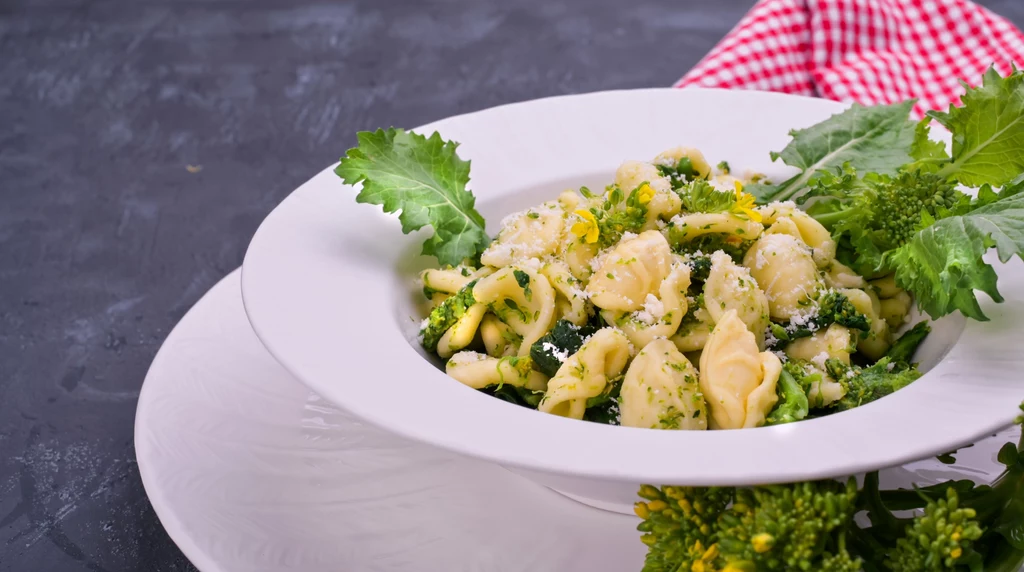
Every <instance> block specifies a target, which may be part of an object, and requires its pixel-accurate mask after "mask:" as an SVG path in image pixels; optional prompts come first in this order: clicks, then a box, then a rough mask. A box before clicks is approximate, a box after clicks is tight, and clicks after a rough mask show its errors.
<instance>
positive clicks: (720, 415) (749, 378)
mask: <svg viewBox="0 0 1024 572" xmlns="http://www.w3.org/2000/svg"><path fill="white" fill-rule="evenodd" d="M781 373H782V362H781V361H779V358H778V356H776V355H775V354H773V353H771V352H759V351H758V349H757V343H756V342H755V341H754V334H752V333H750V330H748V329H747V325H746V324H744V323H743V321H742V320H740V318H739V316H738V315H737V314H736V311H735V310H729V311H728V312H726V313H725V315H724V316H722V319H721V320H719V321H718V322H717V323H716V324H715V329H714V330H712V332H711V336H710V337H709V338H708V343H707V345H706V346H705V347H704V352H703V353H702V354H701V356H700V388H701V391H702V392H703V393H704V398H705V400H706V402H707V405H708V410H709V414H710V416H711V428H712V429H740V428H744V427H757V426H759V425H763V424H764V419H765V416H766V415H767V414H768V412H769V411H771V408H772V406H774V405H775V402H776V401H778V396H777V395H776V393H775V385H776V383H777V382H778V380H779V374H781Z"/></svg>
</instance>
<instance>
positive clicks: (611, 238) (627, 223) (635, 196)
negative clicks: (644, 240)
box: [590, 183, 647, 248]
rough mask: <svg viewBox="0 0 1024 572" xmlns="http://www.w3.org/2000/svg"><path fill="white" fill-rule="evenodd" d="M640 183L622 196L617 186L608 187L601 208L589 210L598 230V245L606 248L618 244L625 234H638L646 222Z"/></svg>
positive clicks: (645, 209) (644, 184) (643, 185)
mask: <svg viewBox="0 0 1024 572" xmlns="http://www.w3.org/2000/svg"><path fill="white" fill-rule="evenodd" d="M646 186H647V183H641V184H640V185H638V186H637V187H636V188H635V189H633V190H632V191H630V193H629V195H626V196H624V195H623V192H622V189H620V188H619V187H618V185H609V186H608V188H607V192H606V193H605V196H606V198H605V200H604V203H602V204H601V208H596V207H594V208H591V209H590V213H591V214H593V215H594V219H595V220H596V221H597V227H598V229H599V234H598V244H599V246H600V247H601V248H607V247H609V246H611V245H613V244H616V243H618V242H619V240H621V239H622V235H623V234H625V233H627V232H632V233H639V232H640V231H641V230H642V229H643V226H644V224H645V223H646V222H647V204H646V203H644V202H643V201H642V200H641V193H640V191H641V189H643V188H644V187H646Z"/></svg>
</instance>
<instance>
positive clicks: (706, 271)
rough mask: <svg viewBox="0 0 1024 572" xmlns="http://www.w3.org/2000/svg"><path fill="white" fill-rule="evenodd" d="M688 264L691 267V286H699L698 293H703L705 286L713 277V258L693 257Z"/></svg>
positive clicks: (706, 256)
mask: <svg viewBox="0 0 1024 572" xmlns="http://www.w3.org/2000/svg"><path fill="white" fill-rule="evenodd" d="M686 263H687V265H688V266H689V267H690V286H691V287H692V286H694V285H697V286H699V288H697V291H698V292H702V291H703V284H704V283H705V282H707V280H708V276H710V275H711V256H710V255H703V256H691V257H690V259H689V260H687V262H686Z"/></svg>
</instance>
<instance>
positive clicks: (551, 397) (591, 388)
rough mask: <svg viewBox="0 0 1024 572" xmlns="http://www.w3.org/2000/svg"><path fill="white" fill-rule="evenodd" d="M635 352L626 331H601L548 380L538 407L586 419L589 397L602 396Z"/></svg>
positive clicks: (607, 329) (606, 329)
mask: <svg viewBox="0 0 1024 572" xmlns="http://www.w3.org/2000/svg"><path fill="white" fill-rule="evenodd" d="M631 355H632V348H631V347H630V344H629V340H628V339H626V336H625V335H624V334H623V333H622V332H620V331H618V330H615V329H613V328H604V329H602V330H599V331H598V332H597V333H596V334H594V335H593V336H592V337H591V338H590V340H588V341H587V343H585V344H583V347H581V348H580V350H579V351H578V352H576V353H574V354H573V355H571V356H569V358H568V359H567V360H565V362H564V363H563V364H562V366H561V367H560V368H559V369H558V372H557V373H555V376H554V377H552V378H551V380H550V381H548V388H547V392H546V393H545V394H544V399H542V400H541V402H540V406H539V407H538V409H539V410H540V411H544V412H546V413H553V414H555V415H561V416H563V417H572V418H574V419H582V418H583V413H584V411H585V410H586V408H587V400H588V399H590V398H591V397H597V396H598V395H600V394H601V393H602V392H603V391H605V389H606V387H607V385H608V383H609V382H610V381H611V380H612V379H614V378H616V377H618V376H619V375H621V374H622V372H623V371H624V370H625V369H626V363H627V362H628V361H629V358H630V356H631Z"/></svg>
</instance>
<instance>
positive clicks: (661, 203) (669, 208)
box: [640, 191, 683, 230]
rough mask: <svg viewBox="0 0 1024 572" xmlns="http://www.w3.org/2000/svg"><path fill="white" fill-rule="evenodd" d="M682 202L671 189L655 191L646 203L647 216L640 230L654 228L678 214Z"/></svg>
mask: <svg viewBox="0 0 1024 572" xmlns="http://www.w3.org/2000/svg"><path fill="white" fill-rule="evenodd" d="M682 207H683V202H682V201H681V200H680V199H679V195H677V194H675V193H673V192H672V191H657V192H656V193H654V196H653V197H651V202H649V203H647V217H646V222H644V226H643V227H642V228H641V229H640V230H654V229H656V228H659V227H661V226H664V225H665V221H668V220H671V219H672V217H674V216H676V215H678V214H679V210H680V209H681V208H682Z"/></svg>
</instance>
